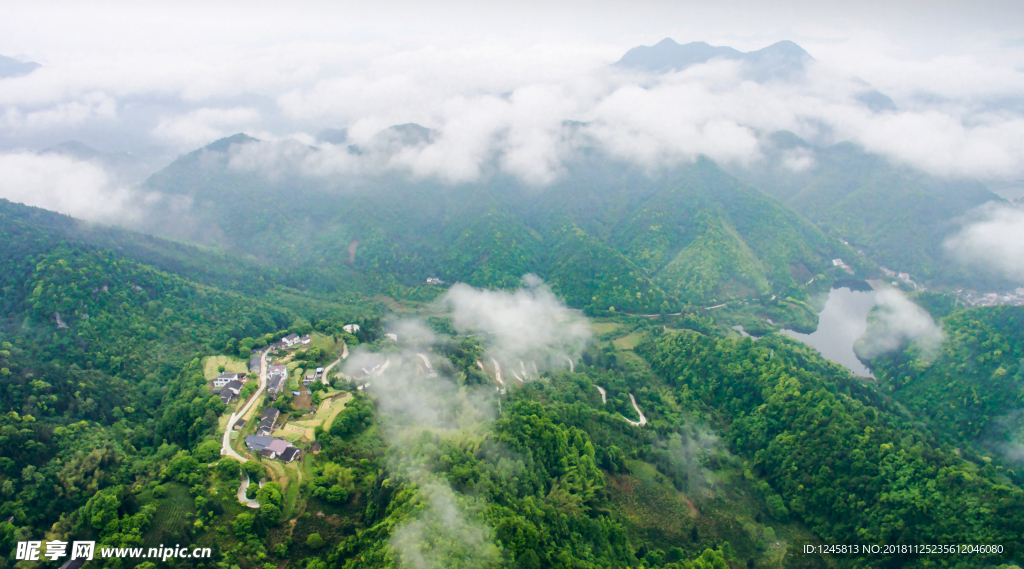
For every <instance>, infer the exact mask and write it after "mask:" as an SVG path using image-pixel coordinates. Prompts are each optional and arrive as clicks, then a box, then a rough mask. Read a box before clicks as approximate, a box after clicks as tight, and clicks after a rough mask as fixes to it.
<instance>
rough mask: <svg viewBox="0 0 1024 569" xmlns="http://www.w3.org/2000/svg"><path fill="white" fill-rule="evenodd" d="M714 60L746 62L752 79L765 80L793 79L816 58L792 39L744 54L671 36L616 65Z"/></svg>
mask: <svg viewBox="0 0 1024 569" xmlns="http://www.w3.org/2000/svg"><path fill="white" fill-rule="evenodd" d="M713 59H729V60H739V61H743V62H744V63H746V64H747V67H748V73H749V75H750V76H751V78H753V79H755V80H758V81H763V80H769V79H792V78H794V77H795V76H796V75H798V74H800V73H802V72H803V70H804V66H805V64H806V63H807V62H809V61H813V59H814V58H812V57H811V55H810V54H809V53H807V51H805V50H804V49H803V48H802V47H800V46H799V45H797V44H796V43H794V42H792V41H789V40H783V41H780V42H776V43H774V44H772V45H770V46H768V47H765V48H763V49H759V50H757V51H751V52H746V53H744V52H742V51H739V50H737V49H734V48H731V47H728V46H713V45H710V44H708V43H707V42H703V41H695V42H690V43H687V44H679V43H677V42H676V41H675V40H673V39H672V38H665V39H663V40H661V41H660V42H658V43H656V44H655V45H653V46H646V45H642V46H638V47H634V48H633V49H631V50H629V51H627V52H626V54H625V55H623V56H622V59H620V60H619V61H618V62H616V63H615V65H616V66H617V67H626V68H630V69H637V70H640V71H649V72H653V73H667V72H669V71H682V70H684V69H686V68H688V67H691V66H693V65H699V64H702V63H707V62H709V61H711V60H713Z"/></svg>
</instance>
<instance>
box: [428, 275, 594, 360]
mask: <svg viewBox="0 0 1024 569" xmlns="http://www.w3.org/2000/svg"><path fill="white" fill-rule="evenodd" d="M523 282H524V285H525V286H524V287H523V288H521V289H519V290H517V291H516V292H513V293H508V292H505V291H498V290H482V289H476V288H473V287H471V286H468V285H465V284H456V285H454V286H452V287H451V288H450V289H448V292H446V293H445V295H444V296H443V297H442V298H441V300H440V301H439V302H440V303H441V304H442V305H444V306H446V307H448V308H449V310H450V312H451V317H452V323H453V324H454V326H455V329H456V330H458V331H459V332H461V333H481V332H482V333H483V334H484V335H485V342H486V346H487V351H488V356H489V357H492V358H496V359H498V360H500V361H504V362H508V363H509V364H515V363H517V362H519V361H526V362H535V363H536V365H537V366H539V369H540V370H547V369H551V368H553V367H564V365H565V358H566V357H567V356H569V357H572V358H573V359H575V358H576V357H577V356H579V354H580V353H581V352H582V351H583V348H584V347H586V344H587V342H588V341H589V340H590V336H591V330H590V325H589V324H588V322H587V319H586V317H585V316H583V315H582V313H580V312H579V311H577V310H571V309H569V308H568V307H567V306H566V305H565V303H564V302H562V300H561V299H559V298H558V297H557V296H555V293H553V292H551V288H550V287H548V286H547V285H546V284H544V282H543V281H541V280H540V278H539V277H537V276H536V275H526V276H525V277H524V278H523ZM531 369H532V365H531Z"/></svg>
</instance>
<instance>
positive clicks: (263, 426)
mask: <svg viewBox="0 0 1024 569" xmlns="http://www.w3.org/2000/svg"><path fill="white" fill-rule="evenodd" d="M280 416H281V412H280V411H278V410H277V408H276V407H267V408H266V409H264V410H263V414H262V415H260V425H259V426H258V427H256V434H257V435H262V436H267V435H269V434H270V433H272V432H273V431H274V423H276V422H277V418H278V417H280Z"/></svg>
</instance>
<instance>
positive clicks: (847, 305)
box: [782, 288, 875, 376]
mask: <svg viewBox="0 0 1024 569" xmlns="http://www.w3.org/2000/svg"><path fill="white" fill-rule="evenodd" d="M873 306H875V293H874V291H870V292H858V291H853V290H850V289H848V288H834V289H832V290H831V291H829V293H828V301H827V302H826V303H825V309H824V310H822V311H821V316H820V317H819V319H818V329H817V330H815V331H814V333H813V334H801V333H799V332H794V331H792V330H783V331H782V333H783V334H785V335H787V336H790V337H792V338H796V339H797V340H800V341H801V342H803V343H805V344H808V345H810V346H811V347H813V348H815V349H816V350H818V351H819V352H821V355H823V356H825V357H826V358H828V359H830V360H832V361H834V362H838V363H840V364H842V365H844V366H846V368H847V369H849V370H850V371H851V372H853V374H854V375H862V376H870V375H871V370H869V369H868V368H867V367H866V366H865V365H864V364H863V363H861V361H860V360H859V359H857V356H856V355H855V354H854V353H853V343H854V342H856V341H857V338H859V337H860V336H861V335H862V334H864V332H865V331H866V330H867V329H868V312H870V311H871V308H872V307H873Z"/></svg>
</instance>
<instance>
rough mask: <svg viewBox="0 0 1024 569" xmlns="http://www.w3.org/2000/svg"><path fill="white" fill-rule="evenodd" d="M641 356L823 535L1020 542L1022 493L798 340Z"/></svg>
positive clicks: (666, 348)
mask: <svg viewBox="0 0 1024 569" xmlns="http://www.w3.org/2000/svg"><path fill="white" fill-rule="evenodd" d="M643 353H644V354H645V357H647V358H648V359H650V361H651V363H652V366H653V368H654V370H655V371H656V372H657V373H658V374H659V375H661V376H662V377H664V378H666V380H667V381H668V382H669V383H670V384H671V385H672V386H673V389H674V393H675V395H676V397H677V398H678V399H680V400H693V401H695V402H699V404H701V405H703V406H706V407H707V408H708V410H709V412H711V413H712V414H713V415H714V416H715V417H717V418H718V420H719V421H721V423H720V424H721V425H722V430H723V436H724V437H725V438H726V439H727V440H728V441H729V445H730V448H731V449H732V450H733V451H734V452H736V453H737V454H739V455H741V456H743V457H744V458H745V460H747V461H749V463H748V464H749V467H750V468H751V469H752V470H753V471H754V473H755V474H758V475H761V476H764V477H765V479H766V480H767V481H768V482H769V483H770V485H771V487H772V489H773V490H774V491H775V492H777V493H778V495H779V496H781V498H782V500H781V502H779V503H778V507H779V510H780V511H782V509H785V510H786V511H787V512H788V513H789V514H790V515H792V516H794V517H796V518H797V519H799V520H801V521H803V522H804V523H805V524H807V525H808V526H809V527H810V528H811V529H813V530H814V532H815V533H816V534H817V535H819V536H821V538H822V539H823V540H825V541H826V542H831V543H854V542H857V541H867V542H871V543H889V544H914V543H936V542H939V543H942V542H963V543H967V542H977V543H980V542H988V543H996V542H998V543H1007V544H1009V543H1018V542H1019V540H1020V535H1019V528H1020V527H1021V525H1022V524H1024V520H1022V519H1021V517H1020V516H1021V514H1020V511H1021V507H1022V506H1024V491H1021V490H1020V489H1019V488H1017V487H1015V486H1012V485H1009V484H1007V481H1006V478H1005V476H1004V475H1002V474H1001V473H1000V472H999V469H997V468H996V467H994V466H993V465H991V464H987V463H985V462H983V461H979V462H980V464H977V463H972V462H968V461H966V460H964V459H962V458H960V456H959V455H958V454H957V453H955V452H952V451H951V449H950V447H948V446H946V445H943V444H942V443H940V442H939V441H938V440H937V439H936V438H935V437H934V436H933V435H932V434H930V433H929V432H928V431H927V430H923V429H922V428H921V427H919V426H918V424H916V423H915V421H914V419H913V416H907V415H904V414H903V413H902V412H900V410H899V408H898V407H896V406H894V405H892V404H887V403H885V402H884V399H882V398H881V397H880V396H879V395H876V394H874V393H873V391H872V390H871V389H870V388H865V387H864V386H862V384H861V383H860V382H859V381H858V380H856V379H854V378H853V377H851V376H850V375H849V374H848V372H846V371H845V370H844V369H842V368H840V367H839V366H838V365H836V364H833V363H831V362H828V361H826V360H824V359H822V358H821V357H820V356H819V355H818V354H817V353H816V352H814V351H813V350H811V349H809V348H807V347H805V346H803V345H801V344H799V343H797V342H794V341H792V340H787V339H784V338H782V337H777V336H773V337H769V338H763V339H761V340H759V341H758V342H756V343H755V342H752V341H750V340H749V339H744V340H742V341H738V342H737V341H732V340H716V339H713V338H708V337H706V336H703V335H700V334H697V333H694V332H682V333H678V334H666V335H664V336H662V337H661V338H660V339H659V340H657V341H656V342H654V343H652V344H650V345H648V346H645V347H644V348H643ZM883 561H885V560H884V559H882V558H878V559H876V560H875V562H877V563H882V562H883ZM858 562H859V563H863V562H865V560H864V559H863V558H861V559H859V561H858ZM902 563H906V564H907V565H909V566H925V565H924V564H925V561H924V560H923V559H918V560H907V559H905V560H903V561H902ZM952 563H956V562H955V561H952Z"/></svg>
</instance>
